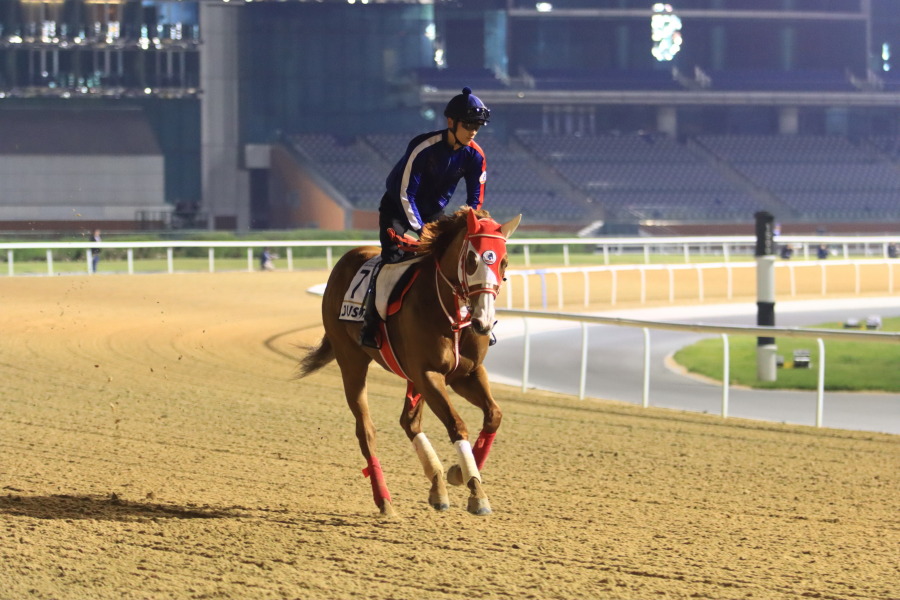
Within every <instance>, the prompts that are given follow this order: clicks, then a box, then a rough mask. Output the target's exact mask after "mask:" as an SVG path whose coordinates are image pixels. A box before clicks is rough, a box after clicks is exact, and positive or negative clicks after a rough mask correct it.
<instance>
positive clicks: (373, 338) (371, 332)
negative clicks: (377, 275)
mask: <svg viewBox="0 0 900 600" xmlns="http://www.w3.org/2000/svg"><path fill="white" fill-rule="evenodd" d="M364 304H365V307H366V312H365V314H364V315H363V325H362V329H360V330H359V343H360V345H362V346H366V347H368V348H375V349H376V350H378V349H379V348H381V343H380V342H379V340H378V325H379V324H380V323H381V318H380V317H379V316H378V309H376V308H375V290H371V291H369V292H368V293H366V299H365V301H364Z"/></svg>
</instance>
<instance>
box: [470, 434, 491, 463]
mask: <svg viewBox="0 0 900 600" xmlns="http://www.w3.org/2000/svg"><path fill="white" fill-rule="evenodd" d="M495 437H497V432H494V433H485V432H484V431H482V432H481V433H479V434H478V439H477V440H475V445H474V446H473V447H472V454H474V455H475V466H476V467H478V470H479V471H480V470H481V469H482V468H483V467H484V461H486V460H487V457H488V453H489V452H490V451H491V444H493V443H494V438H495Z"/></svg>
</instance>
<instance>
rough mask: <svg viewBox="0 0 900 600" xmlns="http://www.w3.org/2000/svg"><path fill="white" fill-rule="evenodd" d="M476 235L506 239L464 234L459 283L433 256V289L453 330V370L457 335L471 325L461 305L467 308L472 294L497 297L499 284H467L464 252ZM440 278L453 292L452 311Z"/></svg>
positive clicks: (457, 343) (468, 316) (456, 360)
mask: <svg viewBox="0 0 900 600" xmlns="http://www.w3.org/2000/svg"><path fill="white" fill-rule="evenodd" d="M476 237H487V238H495V239H501V240H504V241H505V240H506V238H505V237H504V236H502V235H496V234H490V233H476V234H468V233H467V234H466V236H465V238H464V239H463V242H462V244H461V245H460V250H459V258H458V261H457V262H458V265H457V276H458V278H459V283H458V284H454V283H453V282H452V281H450V279H449V278H448V277H447V276H446V275H445V274H444V271H443V270H442V269H441V264H440V261H439V260H438V259H437V257H435V258H434V289H435V293H436V294H437V297H438V302H439V303H440V305H441V310H442V311H443V312H444V316H445V317H446V318H447V321H448V322H449V323H450V330H451V331H452V332H453V356H454V363H455V364H454V365H453V370H455V369H456V368H457V367H458V366H459V337H460V332H461V331H462V330H463V329H465V328H466V327H470V326H471V325H472V315H471V314H470V313H469V312H468V310H467V311H466V314H463V310H462V309H463V307H464V306H465V307H466V308H468V302H469V298H470V296H472V295H474V294H491V295H492V296H494V298H496V297H497V293H498V292H499V286H496V285H483V286H479V287H476V288H472V287H471V286H470V285H469V278H468V274H467V273H466V269H465V264H466V254H467V252H468V249H469V242H470V240H471V239H472V238H476ZM441 280H443V281H444V283H446V284H447V286H448V287H449V288H450V291H451V292H453V303H454V307H453V312H452V313H451V312H450V310H448V308H447V305H446V304H445V303H444V298H443V296H442V295H441V289H440V282H441Z"/></svg>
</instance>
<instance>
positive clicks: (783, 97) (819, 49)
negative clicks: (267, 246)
mask: <svg viewBox="0 0 900 600" xmlns="http://www.w3.org/2000/svg"><path fill="white" fill-rule="evenodd" d="M63 4H65V6H63ZM722 4H723V3H722V2H720V1H718V0H683V1H682V2H680V3H676V4H674V5H673V8H672V9H671V13H672V14H670V15H668V17H667V18H668V20H667V21H666V23H667V26H672V25H673V24H676V23H677V25H678V26H679V27H681V29H679V30H678V31H677V33H678V37H677V38H673V37H672V35H673V31H675V29H670V30H667V32H666V33H665V35H662V36H660V37H659V39H658V40H657V42H656V43H660V40H663V41H665V39H664V38H665V36H666V35H668V36H669V38H670V39H669V42H670V43H669V45H668V46H667V47H666V48H664V49H663V51H657V50H659V48H656V47H654V48H652V49H651V43H650V40H649V36H648V32H649V31H650V28H651V26H652V22H651V12H650V9H649V8H648V3H646V2H643V1H638V0H615V1H612V0H590V1H589V0H558V1H556V2H553V3H552V5H548V6H544V7H543V8H542V9H541V10H539V9H538V7H537V6H536V5H535V3H534V2H531V1H529V2H526V1H525V0H502V1H500V0H483V1H479V2H475V1H471V0H454V1H452V2H451V1H442V2H416V1H412V0H385V1H381V2H378V3H375V4H371V5H369V6H366V7H363V6H361V3H355V4H350V3H348V2H346V0H340V1H339V0H316V1H312V0H284V1H281V0H279V1H274V0H272V1H269V0H257V1H255V2H252V3H251V2H245V3H235V2H225V1H221V2H220V1H218V0H205V1H203V2H200V1H199V0H181V1H178V2H175V1H171V0H121V1H116V2H107V3H105V4H103V6H102V7H100V6H99V5H98V3H96V2H88V1H87V0H66V2H65V3H60V2H36V1H28V2H25V1H24V0H9V1H7V2H4V3H3V8H2V9H0V55H2V57H3V60H2V61H0V65H2V66H0V118H2V117H6V122H12V121H14V120H15V113H14V111H16V110H22V109H25V108H27V109H29V110H36V111H43V110H46V111H48V113H47V114H48V115H49V114H51V113H53V114H68V115H70V116H71V115H75V114H77V111H83V110H87V109H90V110H94V111H99V112H102V111H112V110H114V109H122V108H128V109H130V110H132V111H136V112H132V113H131V114H135V115H137V117H136V118H134V119H133V120H132V121H131V122H129V124H127V125H123V126H122V128H121V131H122V132H123V133H124V135H125V136H127V137H133V136H134V135H135V134H136V133H137V132H138V131H142V132H146V131H147V128H149V131H150V134H151V137H152V138H153V139H155V142H154V143H151V144H150V145H149V146H147V147H148V148H150V147H155V148H157V149H158V152H159V153H160V154H161V156H162V158H163V164H164V168H163V169H162V174H161V175H158V177H162V179H163V182H162V184H161V186H162V188H161V189H162V197H160V195H159V193H157V194H156V196H154V198H153V199H152V201H151V200H147V201H143V200H142V201H140V202H138V203H137V204H135V205H132V204H128V203H126V202H121V201H119V202H118V206H119V207H120V209H119V210H118V212H116V213H115V214H116V219H117V220H116V221H115V223H114V222H113V221H111V220H110V221H108V226H107V225H104V227H105V228H106V229H110V228H115V229H129V228H132V229H134V228H139V227H143V226H146V225H147V221H146V215H147V214H148V213H150V212H153V213H154V214H162V215H165V214H168V215H169V216H168V217H167V218H165V219H163V220H161V221H159V222H158V223H157V224H156V225H153V226H158V227H178V226H190V227H197V226H199V227H205V228H210V229H234V230H239V231H243V230H248V229H254V228H292V227H316V228H323V229H332V228H337V229H340V228H349V227H353V228H364V229H371V228H374V227H375V224H376V222H377V212H376V211H377V204H378V201H379V199H380V198H381V195H382V193H383V187H384V179H385V178H386V176H387V173H388V172H389V170H390V168H391V166H392V165H393V164H394V162H395V161H396V160H397V159H398V158H399V157H400V156H401V155H402V153H403V151H404V149H405V146H406V144H407V142H408V141H409V139H410V138H412V137H413V136H414V135H416V134H418V133H421V132H424V131H429V130H435V129H439V128H442V127H443V126H444V123H443V119H442V117H441V111H442V109H443V105H444V104H445V103H446V101H447V100H448V99H449V98H450V97H451V96H453V95H455V94H456V93H458V92H459V89H461V88H462V87H463V86H470V87H472V88H473V89H475V91H476V93H478V94H479V96H480V97H481V98H482V99H483V100H485V101H486V102H487V104H488V105H489V106H490V107H491V108H492V109H493V116H492V119H491V124H490V125H489V126H488V127H486V128H485V129H483V130H482V131H481V132H480V133H479V137H478V143H479V144H481V145H482V147H483V148H484V149H485V151H486V154H487V160H488V182H487V186H486V207H487V208H488V209H489V210H491V211H492V213H493V214H495V215H497V216H498V218H507V217H509V216H512V215H514V214H518V213H519V212H522V213H523V214H524V215H525V220H524V222H523V228H524V229H533V230H557V231H568V232H575V231H579V230H581V229H583V228H584V227H585V226H586V225H588V224H590V223H595V222H604V223H606V224H607V227H606V229H605V231H615V232H617V233H621V232H633V233H640V232H643V233H648V232H658V231H666V232H678V231H685V230H686V228H693V229H692V231H693V232H697V231H700V232H702V231H714V232H717V233H721V232H724V231H734V228H735V227H743V228H744V229H743V231H745V232H749V231H750V228H751V227H752V221H753V217H752V215H753V213H754V212H756V211H759V210H767V211H769V212H772V213H773V214H774V215H775V216H776V219H777V220H778V221H779V222H780V223H781V224H782V227H783V230H784V231H786V232H792V231H796V232H801V231H803V232H805V231H816V230H818V231H822V230H826V231H834V232H838V231H841V232H848V231H865V232H874V231H878V232H892V231H900V209H898V204H900V203H898V202H897V201H896V199H898V198H900V108H898V107H900V79H898V73H900V65H897V64H892V60H894V59H892V58H891V49H892V48H894V49H896V48H898V47H900V13H898V11H896V10H895V6H893V5H892V4H891V2H889V1H887V0H866V1H861V0H830V1H829V2H828V3H821V2H817V1H814V0H792V1H790V2H789V1H783V2H782V1H777V0H776V1H772V2H755V1H752V0H729V2H728V3H726V4H727V5H726V6H725V7H723V6H722ZM548 9H549V12H542V10H548ZM674 17H677V19H675V18H674ZM152 32H155V33H156V34H157V35H156V36H155V37H154V36H153V35H151V33H152ZM462 32H465V34H464V35H463V34H462ZM201 39H202V40H203V43H202V44H200V40H201ZM823 40H827V43H825V42H824V41H823ZM651 50H653V51H652V52H651ZM88 65H90V67H89V68H88ZM201 89H202V90H203V93H202V94H201V93H200V91H199V90H201ZM72 109H75V111H74V112H71V111H72ZM60 111H62V112H60ZM65 111H70V112H65ZM110 114H112V113H110ZM76 122H77V119H74V118H67V119H62V120H60V121H59V123H62V125H61V126H60V127H57V128H54V129H52V130H53V131H54V132H55V136H56V138H57V140H59V139H69V140H71V139H78V138H79V137H81V138H83V137H84V136H85V135H90V134H85V133H83V128H81V129H80V128H79V127H78V126H77V125H76ZM138 123H142V125H140V127H141V128H142V129H138V127H139V125H138ZM48 139H49V138H48ZM51 142H52V140H51ZM51 145H52V144H51ZM97 145H98V142H97V141H96V140H94V143H93V147H96V146H97ZM51 151H52V148H51V146H50V145H48V146H45V149H44V150H40V152H45V153H50V152H51ZM23 156H25V153H23V151H22V150H21V149H20V148H16V147H12V146H9V147H7V148H6V149H5V150H4V153H3V154H2V155H0V169H2V170H3V171H2V172H4V173H7V174H8V177H10V178H12V179H13V180H15V179H16V168H15V166H14V165H15V164H18V163H16V161H17V160H18V161H21V160H23V158H22V157H23ZM36 164H37V163H36ZM87 164H88V165H96V164H98V163H96V162H90V161H89V162H88V163H87ZM89 168H90V167H89ZM156 172H157V173H158V172H159V171H158V170H157V171H156ZM44 175H46V177H44V178H43V179H42V181H43V182H44V183H42V184H41V185H43V186H45V187H46V185H47V183H46V182H47V181H49V180H50V179H54V180H55V182H54V183H53V184H52V185H51V186H50V188H52V189H57V190H64V189H65V183H66V182H65V181H63V176H62V175H59V174H54V173H52V172H49V171H47V172H45V173H44ZM5 177H6V176H5ZM48 178H49V179H48ZM38 179H41V178H40V177H38ZM87 180H88V181H90V182H91V185H94V184H97V185H100V187H99V188H97V189H95V191H94V194H93V196H94V197H95V199H98V198H104V197H109V193H114V192H115V189H114V187H109V186H107V187H103V186H104V185H105V184H103V182H104V181H108V180H107V179H104V177H103V174H102V172H101V170H96V171H95V173H94V175H93V176H92V177H89V178H88V179H87ZM138 181H139V179H138V178H134V179H132V182H131V183H132V184H136V183H137V182H138ZM126 183H127V180H126ZM5 185H6V188H5V189H7V190H10V189H12V187H10V186H13V187H15V186H16V185H18V186H19V187H18V188H16V189H25V188H28V187H30V188H31V191H34V189H36V188H35V187H34V186H24V187H23V186H22V185H19V184H18V183H15V181H13V183H5ZM116 185H119V184H116ZM54 186H55V187H54ZM132 187H133V185H132ZM48 189H49V188H48ZM0 191H2V190H0ZM117 193H119V194H120V195H128V196H132V197H137V196H135V194H134V190H133V189H129V188H128V187H127V186H126V187H125V188H121V189H120V191H119V192H117ZM23 197H24V196H23ZM13 198H14V196H13V195H11V194H10V193H9V192H8V191H7V192H6V193H5V194H4V193H0V214H4V215H9V216H11V217H10V218H11V219H12V220H16V219H18V220H19V221H18V222H16V223H12V224H7V225H5V226H4V227H3V228H6V229H14V228H22V227H27V228H31V229H42V228H55V229H60V228H62V229H64V228H66V226H65V224H63V223H61V222H60V221H59V220H54V221H53V222H51V221H50V220H48V219H45V218H44V217H43V216H42V215H46V214H49V213H48V212H47V209H46V208H44V209H42V208H41V206H42V205H44V206H47V205H51V204H52V205H53V206H56V207H58V208H61V209H62V210H57V209H54V210H55V211H56V212H55V213H54V214H55V215H57V216H61V215H64V213H65V210H64V209H65V208H66V206H67V205H66V202H67V200H66V199H65V197H64V195H61V196H59V197H58V198H57V199H55V200H52V201H51V200H50V199H47V198H32V197H30V196H29V198H28V199H26V200H24V201H20V200H14V199H13ZM16 198H17V197H16ZM70 199H71V198H70ZM98 202H99V200H98ZM104 202H105V201H104ZM82 204H84V203H82ZM109 204H110V206H112V205H113V204H116V203H115V202H113V201H109ZM151 206H152V207H153V208H152V210H150V209H146V208H145V207H151ZM185 207H186V208H185ZM42 211H43V212H42ZM113 212H114V211H112V209H109V210H107V211H106V212H104V211H103V210H100V209H99V208H98V209H97V210H92V212H91V214H92V215H93V216H92V219H93V220H94V221H103V219H104V218H105V217H104V215H112V214H113ZM139 215H144V217H143V218H144V221H141V218H142V217H140V216H139ZM129 220H130V221H131V222H130V223H129ZM96 224H98V225H100V224H102V223H99V222H98V223H96ZM70 225H72V226H81V225H82V224H78V223H70ZM698 228H699V229H698Z"/></svg>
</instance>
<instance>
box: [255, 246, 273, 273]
mask: <svg viewBox="0 0 900 600" xmlns="http://www.w3.org/2000/svg"><path fill="white" fill-rule="evenodd" d="M259 268H260V269H262V270H263V271H274V270H275V263H274V262H273V261H272V253H271V252H269V249H268V248H263V251H262V254H260V255H259Z"/></svg>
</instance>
